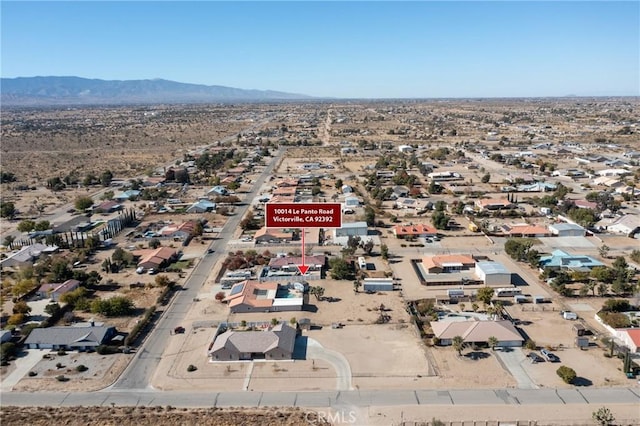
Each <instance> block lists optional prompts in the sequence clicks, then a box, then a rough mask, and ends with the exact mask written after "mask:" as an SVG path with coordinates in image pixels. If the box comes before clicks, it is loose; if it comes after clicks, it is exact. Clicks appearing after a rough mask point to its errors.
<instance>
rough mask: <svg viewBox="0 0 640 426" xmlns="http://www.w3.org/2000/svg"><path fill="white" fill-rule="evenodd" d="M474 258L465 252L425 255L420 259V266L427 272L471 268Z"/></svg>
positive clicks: (474, 261)
mask: <svg viewBox="0 0 640 426" xmlns="http://www.w3.org/2000/svg"><path fill="white" fill-rule="evenodd" d="M475 264H476V260H475V259H474V258H473V256H471V255H466V254H442V255H437V256H425V257H424V258H423V259H422V267H423V268H424V270H425V271H426V272H427V273H429V274H440V273H447V272H457V271H461V270H463V269H471V268H473V267H474V266H475Z"/></svg>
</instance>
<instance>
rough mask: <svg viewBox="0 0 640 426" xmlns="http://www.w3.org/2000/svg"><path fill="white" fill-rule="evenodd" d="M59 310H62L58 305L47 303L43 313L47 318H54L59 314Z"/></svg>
mask: <svg viewBox="0 0 640 426" xmlns="http://www.w3.org/2000/svg"><path fill="white" fill-rule="evenodd" d="M60 309H62V308H60V304H59V303H49V304H48V305H47V306H45V307H44V312H45V313H47V314H48V315H49V316H52V317H55V316H56V315H58V314H59V313H60Z"/></svg>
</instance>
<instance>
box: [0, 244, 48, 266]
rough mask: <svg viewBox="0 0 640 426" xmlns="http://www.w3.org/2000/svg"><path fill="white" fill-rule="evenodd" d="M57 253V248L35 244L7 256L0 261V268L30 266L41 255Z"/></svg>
mask: <svg viewBox="0 0 640 426" xmlns="http://www.w3.org/2000/svg"><path fill="white" fill-rule="evenodd" d="M57 251H58V246H48V245H45V244H40V243H35V244H31V245H29V246H24V247H22V248H21V249H20V250H18V251H17V252H15V253H11V254H9V255H8V256H7V257H6V258H5V259H2V260H1V261H0V267H2V268H5V267H9V266H12V267H20V266H26V265H31V264H33V262H34V261H35V260H36V259H38V258H39V257H40V256H41V255H43V254H52V253H55V252H57Z"/></svg>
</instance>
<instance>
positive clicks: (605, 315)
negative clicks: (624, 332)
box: [598, 312, 631, 328]
mask: <svg viewBox="0 0 640 426" xmlns="http://www.w3.org/2000/svg"><path fill="white" fill-rule="evenodd" d="M598 315H599V316H600V318H602V321H603V322H604V323H605V324H607V325H608V326H610V327H613V328H627V327H630V326H631V320H630V319H629V317H628V316H626V315H625V314H621V313H619V312H600V313H599V314H598Z"/></svg>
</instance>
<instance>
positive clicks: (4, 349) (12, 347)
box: [0, 342, 17, 361]
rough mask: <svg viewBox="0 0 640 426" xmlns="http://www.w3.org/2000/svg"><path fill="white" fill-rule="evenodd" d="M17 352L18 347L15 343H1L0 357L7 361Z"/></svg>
mask: <svg viewBox="0 0 640 426" xmlns="http://www.w3.org/2000/svg"><path fill="white" fill-rule="evenodd" d="M16 353H17V347H16V344H15V343H12V342H5V343H3V344H1V345H0V359H1V360H2V361H7V360H9V359H11V358H12V357H14V356H15V355H16Z"/></svg>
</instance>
